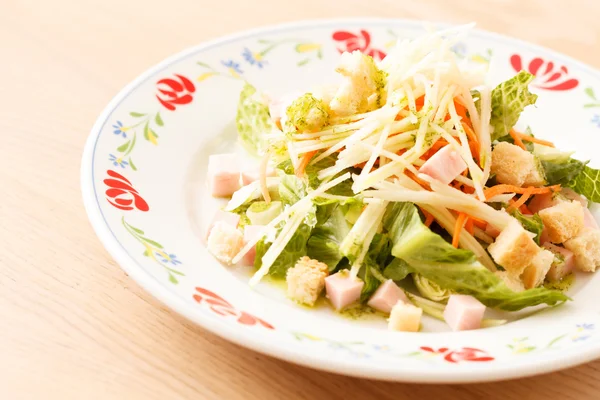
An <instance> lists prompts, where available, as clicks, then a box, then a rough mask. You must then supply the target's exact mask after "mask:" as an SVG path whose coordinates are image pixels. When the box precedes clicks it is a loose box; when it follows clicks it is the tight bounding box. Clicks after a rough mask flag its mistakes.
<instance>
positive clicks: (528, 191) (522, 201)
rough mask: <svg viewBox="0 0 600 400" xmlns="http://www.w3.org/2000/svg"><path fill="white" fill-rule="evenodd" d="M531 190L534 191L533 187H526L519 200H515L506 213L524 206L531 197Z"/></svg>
mask: <svg viewBox="0 0 600 400" xmlns="http://www.w3.org/2000/svg"><path fill="white" fill-rule="evenodd" d="M533 189H534V188H533V187H528V188H527V189H526V190H525V193H523V195H522V196H521V197H520V198H519V200H517V201H515V202H514V203H512V204H511V206H510V207H509V208H508V211H512V210H516V209H517V208H521V206H522V205H524V204H525V202H526V201H527V200H528V199H529V198H530V197H531V191H532V190H533ZM511 200H512V199H511Z"/></svg>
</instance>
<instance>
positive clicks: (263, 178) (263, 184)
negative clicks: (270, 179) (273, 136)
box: [259, 151, 271, 204]
mask: <svg viewBox="0 0 600 400" xmlns="http://www.w3.org/2000/svg"><path fill="white" fill-rule="evenodd" d="M269 157H271V153H269V152H268V151H267V152H266V153H265V155H264V157H263V159H262V160H261V162H260V175H259V178H260V191H261V193H262V195H263V197H264V199H265V202H266V203H267V204H269V203H270V202H271V195H270V194H269V187H268V186H267V167H268V166H269Z"/></svg>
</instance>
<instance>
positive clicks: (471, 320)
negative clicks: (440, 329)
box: [444, 294, 485, 331]
mask: <svg viewBox="0 0 600 400" xmlns="http://www.w3.org/2000/svg"><path fill="white" fill-rule="evenodd" d="M484 312H485V306H484V305H483V304H481V303H480V302H479V300H477V299H476V298H475V297H473V296H467V295H464V294H453V295H451V296H450V298H449V299H448V304H447V305H446V309H445V310H444V319H445V320H446V323H447V324H448V325H449V326H450V329H452V330H453V331H466V330H470V329H478V328H480V327H481V321H482V320H483V313H484Z"/></svg>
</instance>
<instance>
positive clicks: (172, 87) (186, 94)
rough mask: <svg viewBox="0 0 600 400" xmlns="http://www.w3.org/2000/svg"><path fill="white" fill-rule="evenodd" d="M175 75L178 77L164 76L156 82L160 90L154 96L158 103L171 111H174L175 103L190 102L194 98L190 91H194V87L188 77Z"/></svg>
mask: <svg viewBox="0 0 600 400" xmlns="http://www.w3.org/2000/svg"><path fill="white" fill-rule="evenodd" d="M175 76H176V77H177V78H178V79H173V78H165V79H161V80H160V81H158V82H157V83H156V86H157V89H158V91H159V92H160V93H159V94H157V95H156V98H157V99H158V101H160V104H162V105H163V106H164V107H165V108H166V109H167V110H171V111H174V110H175V108H176V106H177V105H183V104H189V103H191V102H192V100H193V99H194V97H193V96H192V93H194V92H195V91H196V87H195V86H194V84H193V83H192V81H190V80H189V79H188V78H186V77H185V76H182V75H178V74H175Z"/></svg>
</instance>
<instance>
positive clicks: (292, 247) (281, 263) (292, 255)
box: [254, 223, 312, 278]
mask: <svg viewBox="0 0 600 400" xmlns="http://www.w3.org/2000/svg"><path fill="white" fill-rule="evenodd" d="M311 231H312V228H311V227H310V226H309V225H307V224H304V223H303V224H301V225H300V226H299V227H298V229H297V230H296V232H294V235H293V236H292V238H291V240H290V241H289V242H288V244H287V245H286V246H285V248H284V249H283V251H282V252H281V254H279V256H278V257H277V259H276V260H275V262H274V263H273V265H272V266H271V268H270V269H269V275H271V276H273V277H275V278H285V275H286V274H287V271H288V269H290V268H291V267H293V266H294V265H295V264H296V261H298V259H299V258H300V257H302V256H305V255H306V242H307V241H308V238H309V236H310V233H311ZM269 247H271V243H266V242H265V241H264V239H261V240H260V241H259V242H258V243H257V244H256V258H255V259H254V267H255V268H256V269H258V268H260V267H261V265H262V258H263V256H264V255H265V253H266V252H267V250H269Z"/></svg>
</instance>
